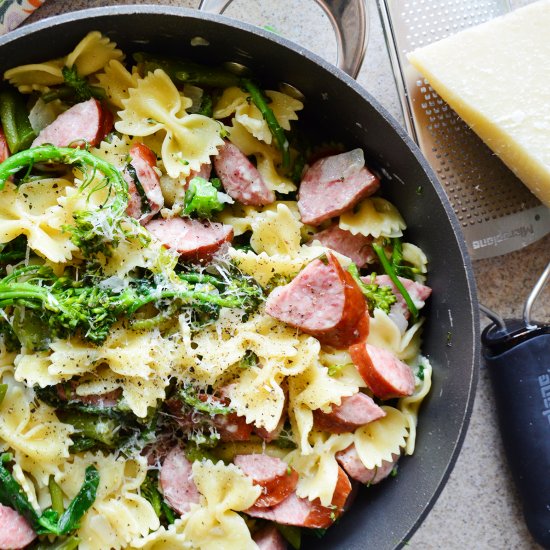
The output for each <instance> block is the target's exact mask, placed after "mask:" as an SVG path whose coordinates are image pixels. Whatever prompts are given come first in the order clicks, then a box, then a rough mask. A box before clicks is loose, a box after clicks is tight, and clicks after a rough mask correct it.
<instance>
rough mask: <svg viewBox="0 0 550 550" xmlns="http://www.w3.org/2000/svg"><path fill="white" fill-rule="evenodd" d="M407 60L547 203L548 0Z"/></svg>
mask: <svg viewBox="0 0 550 550" xmlns="http://www.w3.org/2000/svg"><path fill="white" fill-rule="evenodd" d="M408 58H409V61H410V62H411V63H412V65H413V66H414V67H416V68H417V69H418V70H419V71H420V72H421V73H422V74H423V75H424V76H425V77H426V78H427V79H428V81H429V83H430V84H431V86H432V87H433V88H434V89H435V90H436V92H437V93H438V94H439V95H440V96H441V97H442V98H443V99H444V100H445V101H446V102H447V103H448V104H449V105H450V106H451V107H452V108H453V109H454V110H455V111H456V112H457V113H458V114H459V116H460V117H461V118H463V119H464V121H465V122H466V123H467V124H468V125H469V126H470V127H471V128H472V130H473V131H474V132H476V134H478V135H479V137H480V138H481V139H482V140H483V141H484V142H485V143H486V144H487V145H488V146H489V147H490V148H491V149H492V150H493V151H494V152H495V153H496V154H497V155H498V156H499V157H500V158H501V159H502V160H503V161H504V162H505V163H506V165H507V166H508V167H509V168H510V169H511V170H512V171H513V172H514V173H515V174H516V175H517V176H518V178H519V179H520V180H521V181H523V183H525V184H526V185H527V186H528V187H529V188H530V189H531V191H532V192H533V193H534V194H535V195H536V196H537V197H538V198H539V199H540V200H541V201H542V202H543V203H544V204H545V205H546V206H549V207H550V0H542V1H539V2H536V3H534V4H530V5H528V6H526V7H524V8H521V9H519V10H516V11H513V12H511V13H509V14H507V15H504V16H502V17H499V18H497V19H493V20H491V21H488V22H487V23H483V24H481V25H479V26H477V27H472V28H470V29H467V30H464V31H461V32H459V33H457V34H455V35H452V36H450V37H448V38H445V39H443V40H440V41H438V42H434V43H433V44H430V45H429V46H425V47H422V48H419V49H417V50H415V51H413V52H411V53H410V54H409V56H408Z"/></svg>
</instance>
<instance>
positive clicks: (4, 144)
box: [0, 126, 10, 162]
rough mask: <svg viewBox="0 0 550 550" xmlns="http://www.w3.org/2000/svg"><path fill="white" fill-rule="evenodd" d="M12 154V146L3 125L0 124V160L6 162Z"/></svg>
mask: <svg viewBox="0 0 550 550" xmlns="http://www.w3.org/2000/svg"><path fill="white" fill-rule="evenodd" d="M9 156H10V148H9V147H8V141H7V139H6V135H5V134H4V130H3V129H2V126H0V162H4V161H5V160H6V159H7V158H8V157H9Z"/></svg>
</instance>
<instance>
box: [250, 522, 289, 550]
mask: <svg viewBox="0 0 550 550" xmlns="http://www.w3.org/2000/svg"><path fill="white" fill-rule="evenodd" d="M252 539H253V540H254V542H255V543H256V544H257V545H258V548H259V550H286V549H287V548H288V547H287V544H286V541H285V539H284V538H283V535H281V533H279V531H278V529H277V527H275V525H267V526H266V527H264V528H263V529H260V530H259V531H258V532H257V533H254V536H253V537H252Z"/></svg>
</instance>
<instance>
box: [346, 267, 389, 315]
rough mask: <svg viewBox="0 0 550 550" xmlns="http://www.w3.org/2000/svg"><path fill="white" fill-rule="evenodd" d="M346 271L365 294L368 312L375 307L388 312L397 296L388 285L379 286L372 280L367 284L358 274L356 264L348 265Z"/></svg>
mask: <svg viewBox="0 0 550 550" xmlns="http://www.w3.org/2000/svg"><path fill="white" fill-rule="evenodd" d="M348 272H349V273H350V275H351V276H352V277H353V279H354V280H355V282H356V283H357V285H358V286H359V288H360V289H361V292H362V293H363V295H364V296H365V298H366V300H367V304H368V308H369V312H370V313H372V312H373V311H374V309H376V308H378V309H381V310H382V311H384V312H385V313H389V312H390V308H391V306H392V304H395V302H396V301H397V298H396V297H395V295H394V294H393V292H392V290H391V288H390V287H389V286H385V285H384V286H381V285H378V284H376V283H374V282H371V283H368V284H367V283H364V282H363V281H362V280H361V277H360V276H359V270H358V269H357V266H356V265H355V264H353V263H352V264H350V266H349V267H348Z"/></svg>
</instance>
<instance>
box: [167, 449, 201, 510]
mask: <svg viewBox="0 0 550 550" xmlns="http://www.w3.org/2000/svg"><path fill="white" fill-rule="evenodd" d="M192 474H193V469H192V464H191V462H189V460H187V458H186V456H185V453H184V452H183V450H182V449H180V448H179V447H174V448H173V449H172V450H171V451H170V452H169V453H168V456H167V457H166V458H165V460H164V463H163V464H162V467H161V469H160V476H159V480H160V486H161V489H162V494H163V495H164V498H165V499H166V500H167V502H168V504H170V506H171V507H172V508H173V509H174V510H176V512H178V513H179V514H185V512H188V511H189V509H190V508H191V504H195V503H198V502H199V491H198V489H197V486H196V485H195V482H194V481H193V477H192Z"/></svg>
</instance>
